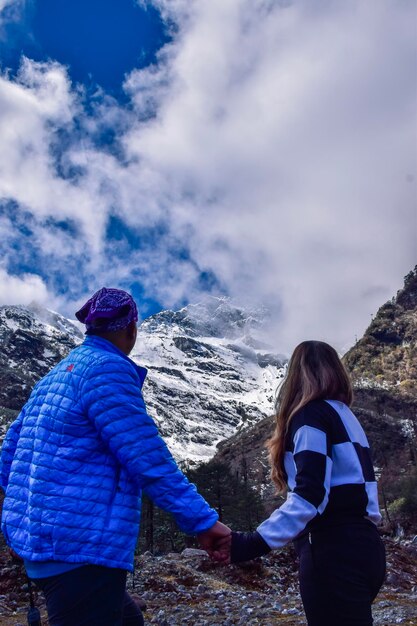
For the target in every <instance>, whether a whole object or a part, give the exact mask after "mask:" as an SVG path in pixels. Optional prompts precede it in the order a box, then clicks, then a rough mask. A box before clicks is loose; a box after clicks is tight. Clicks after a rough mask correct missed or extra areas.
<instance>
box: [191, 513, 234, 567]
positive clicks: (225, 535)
mask: <svg viewBox="0 0 417 626" xmlns="http://www.w3.org/2000/svg"><path fill="white" fill-rule="evenodd" d="M231 536H232V535H231V530H230V528H229V527H228V526H225V525H224V524H222V523H221V522H216V523H215V524H214V526H212V527H211V528H209V530H206V531H205V532H204V533H200V534H199V535H198V540H199V542H200V545H201V547H202V548H203V550H205V551H206V552H207V553H208V554H209V556H210V557H211V558H212V559H215V560H216V561H219V562H221V563H230V544H231Z"/></svg>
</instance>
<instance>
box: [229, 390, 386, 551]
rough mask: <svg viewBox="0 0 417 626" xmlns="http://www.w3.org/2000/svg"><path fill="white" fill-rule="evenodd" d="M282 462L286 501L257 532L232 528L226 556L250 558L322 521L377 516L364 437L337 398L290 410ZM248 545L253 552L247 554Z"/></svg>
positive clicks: (374, 491)
mask: <svg viewBox="0 0 417 626" xmlns="http://www.w3.org/2000/svg"><path fill="white" fill-rule="evenodd" d="M284 467H285V471H286V475H287V484H288V495H287V499H286V501H285V502H284V504H283V505H282V506H281V507H279V508H278V509H276V510H275V511H274V512H273V513H272V515H271V516H270V517H269V518H268V519H267V520H265V521H264V522H262V524H261V525H260V526H259V527H258V528H257V532H255V533H249V535H248V536H246V537H244V536H243V535H241V534H240V533H238V534H237V535H240V536H239V537H238V536H237V535H236V534H235V533H233V534H234V538H233V542H232V561H233V560H235V561H237V560H246V559H247V558H253V557H254V556H258V555H260V554H263V553H265V552H267V551H268V547H269V548H270V549H275V548H280V547H282V546H284V545H285V544H286V543H288V542H289V541H291V540H292V539H295V538H296V537H297V536H299V535H300V534H302V533H303V532H306V531H309V530H311V529H314V528H320V527H324V526H325V525H331V524H335V523H340V522H343V521H344V520H346V521H349V520H352V519H356V518H359V519H360V518H366V519H368V520H370V521H372V522H374V523H375V524H377V523H378V522H380V520H381V515H380V512H379V507H378V494H377V484H376V480H375V473H374V469H373V466H372V460H371V454H370V449H369V443H368V440H367V438H366V435H365V433H364V431H363V428H362V426H361V425H360V423H359V421H358V420H357V418H356V417H355V415H354V414H353V413H352V411H351V410H350V409H349V407H348V406H346V405H345V404H343V403H342V402H339V401H335V400H313V401H311V402H309V403H308V404H307V405H306V406H305V407H303V408H302V409H301V410H300V411H298V412H297V413H296V415H294V417H293V419H292V420H291V423H290V429H289V432H288V437H287V442H286V453H285V458H284ZM259 535H260V537H259ZM261 538H262V539H261ZM262 540H263V541H262ZM251 546H252V548H251ZM251 549H252V550H254V551H255V554H252V555H251V556H247V554H248V550H249V551H250V550H251ZM233 553H234V554H235V558H233ZM239 553H240V554H239Z"/></svg>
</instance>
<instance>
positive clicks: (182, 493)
mask: <svg viewBox="0 0 417 626" xmlns="http://www.w3.org/2000/svg"><path fill="white" fill-rule="evenodd" d="M82 398H83V404H84V409H85V411H86V412H87V415H88V416H89V418H90V419H91V420H92V421H93V422H94V424H95V427H96V429H97V431H98V433H99V435H100V437H101V438H102V440H103V441H104V442H105V443H106V444H107V445H108V447H109V448H110V450H111V452H112V453H113V455H114V456H115V457H116V458H117V460H118V461H119V463H120V464H121V465H122V466H123V467H124V468H125V469H126V471H127V472H128V473H129V475H130V476H131V477H132V479H133V480H134V481H135V482H136V483H137V484H138V486H139V487H140V488H141V489H143V490H144V491H145V492H146V493H147V495H148V496H149V497H150V498H151V499H152V500H153V501H154V502H155V504H157V505H158V506H159V507H160V508H162V509H164V510H165V511H168V512H169V513H172V514H173V515H174V517H175V519H176V522H177V524H178V526H179V527H180V528H181V530H183V531H184V532H186V533H188V534H198V533H201V532H204V531H206V530H208V529H209V528H211V527H212V526H213V525H214V524H215V523H216V521H217V520H218V514H217V512H216V511H215V510H214V509H212V508H211V507H210V506H209V505H208V503H207V502H206V501H205V500H204V498H203V497H202V496H200V494H199V493H198V492H197V490H196V488H195V486H194V485H193V484H191V483H190V482H189V481H188V479H187V478H186V477H185V476H184V474H183V473H182V472H181V470H180V469H179V468H178V466H177V464H176V462H175V460H174V458H173V457H172V455H171V453H170V452H169V450H168V448H167V446H166V444H165V442H164V441H163V439H162V438H161V437H160V435H159V433H158V429H157V427H156V424H155V422H154V421H153V419H152V418H151V417H150V416H149V415H148V414H147V412H146V408H145V404H144V401H143V397H142V393H141V390H140V381H139V379H138V376H137V374H136V372H135V370H134V366H133V365H132V364H130V363H129V361H127V360H126V361H124V360H122V359H118V360H117V362H115V361H105V362H104V363H101V364H100V365H99V366H96V367H95V368H93V369H92V370H90V372H89V377H88V380H87V381H86V382H85V384H84V385H83V389H82Z"/></svg>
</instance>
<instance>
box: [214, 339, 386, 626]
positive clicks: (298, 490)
mask: <svg viewBox="0 0 417 626" xmlns="http://www.w3.org/2000/svg"><path fill="white" fill-rule="evenodd" d="M352 398H353V393H352V384H351V381H350V379H349V375H348V373H347V371H346V370H345V367H344V365H343V363H342V362H341V360H340V359H339V357H338V355H337V353H336V351H335V350H334V349H333V348H332V347H331V346H329V345H328V344H326V343H323V342H321V341H304V342H303V343H301V344H300V345H299V346H297V348H296V349H295V350H294V353H293V355H292V357H291V359H290V362H289V365H288V370H287V374H286V377H285V380H284V381H283V383H282V385H281V387H280V389H279V393H278V396H277V404H276V409H277V412H276V428H275V432H274V434H273V436H272V438H271V439H270V440H269V442H268V447H269V452H270V460H271V467H272V479H273V481H274V482H275V484H276V486H277V488H278V491H280V492H282V491H284V490H285V489H287V490H288V494H287V499H286V501H285V502H284V504H283V505H282V506H281V507H280V508H278V509H276V510H275V511H274V512H273V513H272V515H271V516H270V517H269V518H268V519H267V520H265V521H264V522H263V523H262V524H261V525H260V526H259V527H258V529H257V530H256V531H255V532H253V533H235V532H234V533H232V540H231V555H230V561H231V562H232V563H236V562H239V561H244V560H248V559H251V558H255V557H256V556H261V555H262V554H266V553H267V552H269V550H271V549H272V550H273V549H277V548H280V547H282V546H284V545H285V544H286V543H288V542H289V541H291V540H293V541H294V544H295V548H296V551H297V553H298V556H299V559H300V571H299V577H300V591H301V597H302V600H303V604H304V609H305V612H306V616H307V621H308V625H309V626H354V625H355V626H359V625H360V626H371V624H372V612H371V603H372V601H373V600H374V598H375V596H376V594H377V593H378V591H379V588H380V586H381V584H382V581H383V578H384V575H385V551H384V546H383V543H382V541H381V539H380V536H379V533H378V530H377V528H376V524H377V523H378V522H379V521H380V520H381V515H380V513H379V507H378V496H377V485H376V481H375V475H374V470H373V466H372V461H371V455H370V449H369V444H368V441H367V438H366V435H365V433H364V431H363V429H362V427H361V425H360V423H359V422H358V420H357V419H356V417H355V416H354V414H353V413H352V411H351V410H350V408H349V406H350V404H351V403H352ZM226 541H227V540H225V541H224V543H226ZM221 558H222V555H221V553H220V554H219V560H221Z"/></svg>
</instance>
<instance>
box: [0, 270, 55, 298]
mask: <svg viewBox="0 0 417 626" xmlns="http://www.w3.org/2000/svg"><path fill="white" fill-rule="evenodd" d="M33 301H36V302H39V303H40V304H44V305H46V306H51V305H50V302H51V294H49V293H48V289H47V287H46V285H45V283H44V282H43V281H42V279H41V278H40V277H39V276H36V275H35V274H23V275H21V276H10V275H9V274H8V273H7V272H6V271H5V270H4V269H3V268H0V305H1V304H24V305H27V304H30V303H31V302H33Z"/></svg>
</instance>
